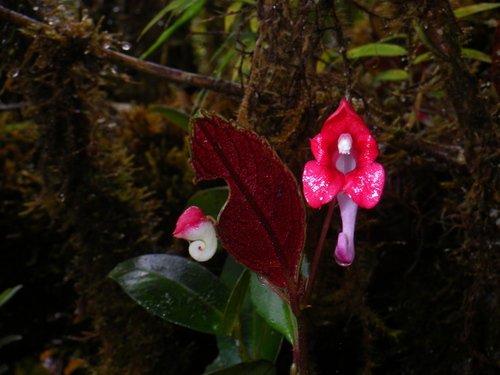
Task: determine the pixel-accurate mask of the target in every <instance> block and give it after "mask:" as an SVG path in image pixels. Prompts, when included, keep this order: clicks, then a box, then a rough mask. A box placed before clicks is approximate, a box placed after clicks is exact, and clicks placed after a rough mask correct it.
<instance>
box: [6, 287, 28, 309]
mask: <svg viewBox="0 0 500 375" xmlns="http://www.w3.org/2000/svg"><path fill="white" fill-rule="evenodd" d="M22 287H23V286H22V285H16V286H15V287H13V288H8V289H6V290H4V291H3V292H2V294H0V307H1V306H3V305H4V304H5V303H6V302H7V301H8V300H9V299H11V298H12V297H14V294H16V293H17V292H18V291H19V289H21V288H22Z"/></svg>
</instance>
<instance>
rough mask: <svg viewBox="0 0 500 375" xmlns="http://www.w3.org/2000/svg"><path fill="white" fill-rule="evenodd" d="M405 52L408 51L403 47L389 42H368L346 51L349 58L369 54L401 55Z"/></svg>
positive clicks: (368, 55)
mask: <svg viewBox="0 0 500 375" xmlns="http://www.w3.org/2000/svg"><path fill="white" fill-rule="evenodd" d="M407 54H408V51H407V50H406V49H405V48H403V47H401V46H398V45H397V44H390V43H370V44H365V45H364V46H361V47H357V48H353V49H351V50H349V51H347V57H348V58H349V59H359V58H361V57H371V56H403V55H407Z"/></svg>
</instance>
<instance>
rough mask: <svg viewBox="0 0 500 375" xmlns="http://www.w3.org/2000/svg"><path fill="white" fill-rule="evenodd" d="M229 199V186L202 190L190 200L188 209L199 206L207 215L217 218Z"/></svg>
mask: <svg viewBox="0 0 500 375" xmlns="http://www.w3.org/2000/svg"><path fill="white" fill-rule="evenodd" d="M228 197H229V188H228V187H227V186H223V187H216V188H212V189H206V190H200V191H198V192H196V193H195V194H194V195H193V196H192V197H191V198H189V200H188V202H187V203H186V207H191V206H197V207H199V208H201V210H202V211H203V213H204V214H205V215H209V216H212V217H213V218H217V216H219V212H220V210H221V209H222V207H223V206H224V204H225V203H226V201H227V198H228Z"/></svg>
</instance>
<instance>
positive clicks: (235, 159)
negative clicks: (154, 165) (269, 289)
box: [190, 112, 305, 288]
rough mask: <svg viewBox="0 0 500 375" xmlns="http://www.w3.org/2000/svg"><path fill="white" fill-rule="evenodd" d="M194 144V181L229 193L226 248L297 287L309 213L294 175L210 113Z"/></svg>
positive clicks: (255, 139)
mask: <svg viewBox="0 0 500 375" xmlns="http://www.w3.org/2000/svg"><path fill="white" fill-rule="evenodd" d="M190 144H191V163H192V166H193V168H194V171H195V174H196V176H197V178H196V181H200V180H206V179H215V178H223V179H224V180H226V182H227V184H228V185H229V188H230V197H229V201H228V202H227V203H226V205H225V207H224V209H223V211H222V212H221V213H220V215H219V218H218V221H219V223H218V234H219V238H220V239H221V241H222V243H223V245H224V247H225V248H226V249H227V250H228V251H229V253H231V255H232V256H233V257H234V258H236V260H237V261H238V262H239V263H241V264H243V265H245V266H246V267H248V268H249V269H251V270H253V271H255V272H258V273H260V274H262V275H263V276H265V277H266V278H267V279H269V280H270V281H271V282H272V283H274V284H276V285H277V286H279V287H281V288H285V287H286V286H287V280H288V283H290V282H295V277H296V274H297V266H298V263H299V260H300V256H301V250H302V245H303V242H304V227H305V221H304V220H305V212H304V204H303V201H302V198H301V196H300V193H299V188H298V185H297V182H296V180H295V178H294V177H293V175H292V174H291V172H290V171H289V170H288V169H287V168H286V166H285V165H284V164H283V163H282V162H281V161H280V160H279V158H278V157H277V156H276V154H275V153H274V151H273V150H272V149H271V147H270V146H269V144H268V143H267V142H266V141H265V140H264V139H262V138H261V137H259V136H258V135H256V134H255V133H253V132H252V131H250V130H248V129H244V128H241V127H239V126H238V125H236V124H234V123H230V122H228V121H227V120H225V119H223V118H222V117H219V116H217V115H214V114H211V113H207V112H203V113H201V114H200V115H198V116H196V117H195V118H193V119H192V123H191V139H190Z"/></svg>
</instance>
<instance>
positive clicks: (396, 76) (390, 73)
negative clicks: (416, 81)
mask: <svg viewBox="0 0 500 375" xmlns="http://www.w3.org/2000/svg"><path fill="white" fill-rule="evenodd" d="M405 79H408V72H407V71H406V70H403V69H389V70H386V71H384V72H380V73H377V74H376V75H375V80H376V81H403V80H405Z"/></svg>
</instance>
